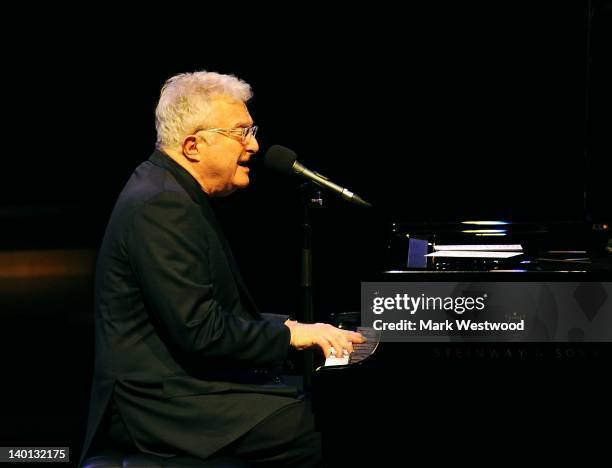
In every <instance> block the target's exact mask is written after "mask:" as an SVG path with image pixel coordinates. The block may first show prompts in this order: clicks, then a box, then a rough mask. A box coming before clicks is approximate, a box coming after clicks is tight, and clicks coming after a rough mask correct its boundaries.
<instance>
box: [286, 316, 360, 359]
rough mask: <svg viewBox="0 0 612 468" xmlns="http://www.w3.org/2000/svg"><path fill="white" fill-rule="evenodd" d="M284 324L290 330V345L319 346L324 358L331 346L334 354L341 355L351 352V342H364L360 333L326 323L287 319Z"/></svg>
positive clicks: (295, 346)
mask: <svg viewBox="0 0 612 468" xmlns="http://www.w3.org/2000/svg"><path fill="white" fill-rule="evenodd" d="M285 325H287V327H288V328H289V330H290V331H291V346H293V347H294V348H296V349H306V348H314V347H319V348H320V349H321V351H323V354H325V358H326V359H327V358H328V357H329V356H330V354H331V348H332V347H333V348H334V350H335V351H336V356H338V357H342V355H343V354H344V352H345V351H346V352H347V353H349V354H350V353H352V352H353V343H365V341H366V339H365V338H364V337H363V335H362V334H361V333H356V332H352V331H348V330H342V329H340V328H336V327H334V326H332V325H329V324H327V323H313V324H308V323H298V322H295V321H293V320H287V321H286V322H285Z"/></svg>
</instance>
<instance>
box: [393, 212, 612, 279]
mask: <svg viewBox="0 0 612 468" xmlns="http://www.w3.org/2000/svg"><path fill="white" fill-rule="evenodd" d="M411 272H414V273H429V272H455V273H464V272H512V273H529V272H550V273H555V272H559V273H562V272H563V273H566V272H572V273H573V272H603V273H605V272H612V231H611V230H610V226H609V225H607V224H583V223H546V224H544V223H542V224H538V223H510V222H505V221H464V222H460V223H393V224H392V225H391V235H390V239H389V244H388V248H387V258H386V262H385V267H384V273H389V274H393V273H411Z"/></svg>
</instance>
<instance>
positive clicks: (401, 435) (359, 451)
mask: <svg viewBox="0 0 612 468" xmlns="http://www.w3.org/2000/svg"><path fill="white" fill-rule="evenodd" d="M390 234H391V235H390V236H389V242H388V246H387V259H386V261H385V268H384V269H383V271H381V272H378V273H377V274H375V275H374V276H373V277H372V278H367V280H368V281H379V282H435V281H443V282H449V281H457V282H462V283H464V284H468V285H469V284H476V283H478V282H481V281H495V282H500V281H501V282H519V281H520V282H543V281H544V282H546V281H554V282H568V283H570V285H572V286H573V287H574V289H575V291H574V297H575V299H576V300H577V301H581V300H583V302H584V304H583V306H584V307H583V309H581V310H583V311H584V314H585V317H575V319H576V320H577V321H578V322H579V321H580V320H582V321H584V320H586V321H589V320H590V321H592V320H594V317H595V316H596V315H597V314H612V305H611V304H612V298H610V297H608V294H609V287H608V289H606V288H605V287H602V284H604V285H605V284H606V282H610V281H611V280H612V240H611V239H612V234H611V231H610V228H609V226H608V225H606V224H596V225H594V224H591V225H585V224H579V223H576V224H572V223H560V224H547V225H543V224H510V223H503V222H488V224H487V223H486V222H484V223H483V222H466V223H458V224H452V223H444V224H441V223H438V224H400V223H396V224H393V225H392V227H391V232H390ZM453 246H454V247H455V248H459V249H461V247H457V246H463V248H464V249H465V246H470V251H472V252H474V251H478V250H479V249H481V251H484V252H486V251H491V250H492V249H495V250H497V251H499V250H501V249H502V247H500V246H506V247H505V248H508V249H514V250H512V251H513V254H512V255H511V256H501V258H500V256H475V257H474V256H470V255H469V254H468V255H463V254H458V255H454V254H451V255H444V254H441V255H437V254H436V252H440V251H443V250H441V249H449V248H450V249H451V251H452V247H453ZM508 246H512V247H508ZM448 251H449V250H446V252H448ZM459 251H461V250H459ZM455 252H456V251H455ZM503 257H505V258H503ZM607 284H608V285H609V283H607ZM595 299H596V300H595ZM334 321H335V322H336V324H337V325H338V326H340V327H343V328H350V329H357V330H360V331H362V332H363V333H364V334H366V337H367V339H368V342H367V343H365V344H364V345H360V346H359V347H358V349H356V352H355V353H354V355H352V356H351V357H344V358H337V359H332V360H329V361H327V362H319V364H320V367H318V369H317V370H316V372H315V374H314V377H313V411H314V414H315V422H316V425H317V428H318V430H320V431H321V434H322V438H323V450H324V455H325V459H326V460H327V461H328V463H329V466H336V464H337V465H338V466H346V465H348V464H349V463H359V464H368V463H370V464H373V465H374V466H415V467H417V466H418V467H420V466H444V467H447V466H466V467H467V466H469V467H473V466H487V467H498V466H513V467H514V466H521V467H522V466H538V467H539V466H551V465H554V466H600V464H603V465H606V464H608V463H610V462H611V460H612V452H611V451H610V448H609V447H610V435H611V434H612V433H611V432H610V431H611V427H612V397H611V396H610V395H612V385H611V384H610V383H609V382H610V379H609V375H610V370H611V369H612V366H611V364H612V360H611V352H610V348H611V346H610V341H605V340H600V341H598V342H595V341H590V340H589V339H588V336H587V337H585V336H584V335H580V333H573V334H572V333H570V334H568V336H567V337H565V338H566V339H563V340H561V341H560V340H556V341H546V340H544V339H543V340H542V341H535V342H534V341H532V342H508V341H488V342H480V341H478V342H475V341H469V340H451V341H446V342H434V341H431V342H428V341H421V342H403V343H396V342H384V341H381V333H380V332H378V331H376V330H373V329H372V328H364V327H361V323H360V314H359V313H342V314H337V315H336V316H335V317H334ZM608 323H609V322H608ZM608 466H610V465H608Z"/></svg>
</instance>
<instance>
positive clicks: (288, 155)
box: [264, 145, 372, 208]
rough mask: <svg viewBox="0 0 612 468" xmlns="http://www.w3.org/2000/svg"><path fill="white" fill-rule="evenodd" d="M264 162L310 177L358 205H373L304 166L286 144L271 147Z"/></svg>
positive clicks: (266, 164) (272, 167)
mask: <svg viewBox="0 0 612 468" xmlns="http://www.w3.org/2000/svg"><path fill="white" fill-rule="evenodd" d="M264 164H265V166H266V167H267V168H270V169H274V170H276V171H279V172H282V173H284V174H297V175H299V176H301V177H303V178H304V179H308V180H310V181H312V182H314V183H315V184H317V185H320V186H322V187H326V188H328V189H330V190H332V191H334V192H337V193H339V194H340V196H341V197H342V198H344V199H345V200H348V201H350V202H353V203H355V204H357V205H360V206H365V207H368V208H369V207H371V206H372V205H371V204H370V203H368V202H367V201H365V200H364V199H363V198H361V197H359V196H358V195H356V194H354V193H353V192H351V191H350V190H348V189H346V188H344V187H340V186H339V185H338V184H334V183H333V182H332V181H331V180H329V179H328V178H327V177H325V176H322V175H321V174H319V173H317V172H314V171H311V170H309V169H307V168H305V167H304V166H302V165H301V164H300V163H299V162H298V161H297V154H295V152H294V151H292V150H290V149H289V148H286V147H284V146H281V145H273V146H271V147H270V149H269V150H268V151H267V152H266V156H265V158H264Z"/></svg>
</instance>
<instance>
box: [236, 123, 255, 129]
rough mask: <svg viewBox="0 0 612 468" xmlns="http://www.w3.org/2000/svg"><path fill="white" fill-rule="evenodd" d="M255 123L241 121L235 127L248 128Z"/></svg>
mask: <svg viewBox="0 0 612 468" xmlns="http://www.w3.org/2000/svg"><path fill="white" fill-rule="evenodd" d="M252 125H253V122H239V123H237V124H236V125H234V128H248V127H251V126H252Z"/></svg>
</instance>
